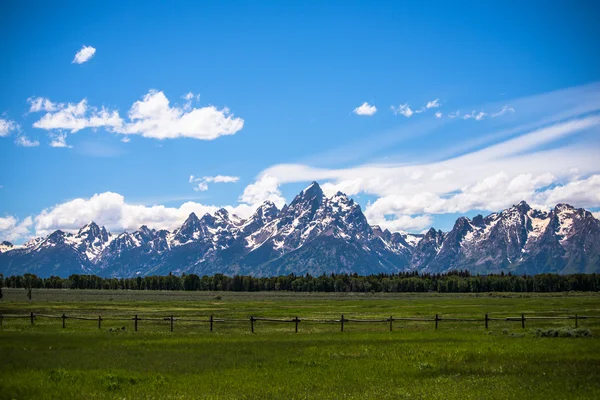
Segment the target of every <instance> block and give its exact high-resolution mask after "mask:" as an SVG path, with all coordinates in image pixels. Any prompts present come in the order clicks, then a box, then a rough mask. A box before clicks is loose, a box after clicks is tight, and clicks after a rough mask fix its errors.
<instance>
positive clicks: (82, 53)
mask: <svg viewBox="0 0 600 400" xmlns="http://www.w3.org/2000/svg"><path fill="white" fill-rule="evenodd" d="M94 54H96V49H95V48H93V47H92V46H85V45H84V46H83V47H82V48H81V50H79V51H78V52H77V54H75V58H73V61H72V62H71V63H72V64H83V63H84V62H87V61H89V60H90V59H91V58H92V57H93V56H94Z"/></svg>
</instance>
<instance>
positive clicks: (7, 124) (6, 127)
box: [0, 118, 19, 137]
mask: <svg viewBox="0 0 600 400" xmlns="http://www.w3.org/2000/svg"><path fill="white" fill-rule="evenodd" d="M16 130H19V124H17V123H16V122H15V121H10V120H7V119H2V118H0V137H3V136H8V135H10V134H11V133H12V132H14V131H16Z"/></svg>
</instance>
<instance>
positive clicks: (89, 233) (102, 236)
mask: <svg viewBox="0 0 600 400" xmlns="http://www.w3.org/2000/svg"><path fill="white" fill-rule="evenodd" d="M109 236H110V234H109V233H108V232H107V230H106V228H105V227H99V226H98V224H96V223H95V222H94V221H92V222H90V223H89V224H86V225H84V226H83V228H81V229H80V230H79V232H77V237H80V238H83V239H84V240H85V241H87V242H90V243H92V242H94V241H95V240H96V239H99V240H100V242H103V243H104V242H107V241H108V240H109Z"/></svg>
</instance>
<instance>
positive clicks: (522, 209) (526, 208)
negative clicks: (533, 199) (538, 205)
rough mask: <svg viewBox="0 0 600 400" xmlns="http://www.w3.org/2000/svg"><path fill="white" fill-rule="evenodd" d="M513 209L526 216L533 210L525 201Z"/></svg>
mask: <svg viewBox="0 0 600 400" xmlns="http://www.w3.org/2000/svg"><path fill="white" fill-rule="evenodd" d="M513 208H515V209H517V210H519V212H521V213H522V214H526V213H527V212H528V211H529V210H531V206H530V205H529V204H527V202H526V201H525V200H522V201H520V202H519V204H517V205H514V206H513Z"/></svg>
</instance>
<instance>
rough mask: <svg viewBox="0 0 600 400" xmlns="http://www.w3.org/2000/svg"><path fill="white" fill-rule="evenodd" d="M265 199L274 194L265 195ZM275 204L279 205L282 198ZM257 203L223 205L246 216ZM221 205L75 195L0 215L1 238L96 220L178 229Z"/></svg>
mask: <svg viewBox="0 0 600 400" xmlns="http://www.w3.org/2000/svg"><path fill="white" fill-rule="evenodd" d="M264 183H265V182H263V184H264ZM267 186H268V185H267ZM271 189H273V188H272V187H271ZM266 190H269V189H268V188H266ZM276 192H277V189H276V188H275V193H276ZM254 193H255V196H246V197H245V199H244V200H248V201H255V200H258V199H259V197H261V196H258V195H257V193H258V191H256V190H254ZM271 194H273V193H271ZM265 199H273V197H272V196H266V198H265ZM278 203H279V205H280V206H282V205H283V204H285V200H283V203H281V202H279V201H278ZM259 204H260V203H246V202H245V203H240V204H238V205H236V206H230V205H227V206H224V208H225V209H226V210H227V211H229V212H230V213H231V214H235V215H237V216H239V217H242V218H247V217H249V216H250V215H251V214H252V213H253V212H254V211H255V209H256V207H257V206H258V205H259ZM220 208H221V207H220V206H214V205H205V204H201V203H196V202H192V201H189V202H186V203H184V204H182V205H181V206H179V207H166V206H164V205H153V206H145V205H139V204H131V203H128V202H126V201H125V198H124V197H123V196H122V195H121V194H119V193H114V192H104V193H99V194H95V195H93V196H92V197H90V198H77V199H73V200H70V201H67V202H64V203H61V204H57V205H55V206H53V207H50V208H47V209H45V210H43V211H42V212H40V213H39V214H38V215H36V216H34V217H33V218H32V217H28V218H27V219H25V220H23V221H22V222H19V221H18V220H17V219H15V218H14V217H6V218H0V240H12V241H17V240H22V239H24V238H27V237H30V236H45V235H48V234H50V233H52V232H54V231H55V230H57V229H60V230H63V231H65V232H72V233H74V232H77V231H78V230H79V229H80V228H81V227H82V226H83V225H85V224H87V223H89V222H90V221H95V222H96V223H97V224H99V225H101V226H105V227H106V228H107V229H108V230H110V231H112V232H115V233H118V232H123V231H133V230H136V229H138V228H139V227H140V226H142V225H147V226H148V227H150V228H154V229H169V230H173V229H177V228H179V227H180V226H181V224H183V222H184V221H185V220H186V218H187V217H188V216H189V215H190V213H192V212H193V213H195V214H196V215H198V216H199V217H202V216H203V215H204V214H206V213H210V214H214V213H215V212H216V211H217V210H218V209H220Z"/></svg>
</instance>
